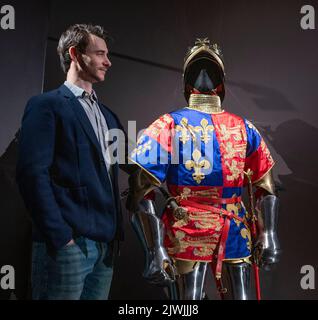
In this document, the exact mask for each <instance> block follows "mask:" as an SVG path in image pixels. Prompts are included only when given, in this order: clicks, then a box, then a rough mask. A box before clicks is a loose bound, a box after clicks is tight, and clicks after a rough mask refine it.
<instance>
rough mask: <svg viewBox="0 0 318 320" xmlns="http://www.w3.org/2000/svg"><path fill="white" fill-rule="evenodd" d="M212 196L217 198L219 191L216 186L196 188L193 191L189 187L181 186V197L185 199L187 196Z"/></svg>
mask: <svg viewBox="0 0 318 320" xmlns="http://www.w3.org/2000/svg"><path fill="white" fill-rule="evenodd" d="M191 196H192V197H208V198H210V197H212V198H219V191H218V188H212V189H206V190H197V191H193V190H191V189H190V188H187V187H185V188H183V190H182V193H181V198H182V199H186V198H187V197H191Z"/></svg>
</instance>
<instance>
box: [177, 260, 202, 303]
mask: <svg viewBox="0 0 318 320" xmlns="http://www.w3.org/2000/svg"><path fill="white" fill-rule="evenodd" d="M189 265H191V266H190V270H185V269H186V268H187V267H189ZM207 265H208V263H205V262H195V261H193V262H190V261H179V260H178V261H176V267H177V270H178V273H179V277H178V279H177V281H176V283H175V286H176V292H177V299H179V300H202V298H203V286H204V280H205V275H206V269H207ZM184 272H186V273H184Z"/></svg>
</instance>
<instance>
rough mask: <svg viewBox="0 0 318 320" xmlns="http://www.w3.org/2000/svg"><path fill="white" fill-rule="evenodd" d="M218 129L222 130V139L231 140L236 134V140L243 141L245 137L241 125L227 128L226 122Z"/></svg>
mask: <svg viewBox="0 0 318 320" xmlns="http://www.w3.org/2000/svg"><path fill="white" fill-rule="evenodd" d="M218 131H219V132H220V135H221V140H225V141H226V140H229V139H230V138H231V136H232V135H234V137H233V138H234V140H235V141H241V140H242V138H243V135H242V131H241V127H240V126H236V127H232V128H227V127H226V125H225V124H220V126H219V127H218Z"/></svg>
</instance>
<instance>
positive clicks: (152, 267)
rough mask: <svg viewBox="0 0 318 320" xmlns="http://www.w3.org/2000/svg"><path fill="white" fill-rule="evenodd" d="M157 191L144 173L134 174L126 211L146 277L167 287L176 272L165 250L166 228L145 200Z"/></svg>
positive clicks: (153, 208)
mask: <svg viewBox="0 0 318 320" xmlns="http://www.w3.org/2000/svg"><path fill="white" fill-rule="evenodd" d="M154 187H155V185H153V183H152V181H151V180H150V178H148V175H147V173H146V172H144V171H143V170H138V172H136V173H135V174H133V175H132V176H131V177H130V178H129V188H130V192H129V195H128V199H127V209H128V210H130V211H132V212H133V215H132V216H131V223H132V225H133V227H134V230H135V231H136V233H137V236H138V238H139V240H140V242H141V243H142V246H143V249H144V252H145V268H144V272H143V276H144V277H145V278H146V279H147V280H148V281H149V282H150V283H153V284H156V285H163V286H166V285H167V286H168V285H170V284H171V283H172V282H174V281H175V275H176V270H175V267H174V265H173V263H172V260H171V259H170V257H169V256H168V254H167V252H166V250H165V248H164V246H163V239H164V235H165V230H164V225H163V223H162V221H161V219H160V218H159V217H157V215H156V209H155V206H154V202H153V201H152V200H148V199H144V195H145V194H146V193H147V192H149V191H150V190H151V189H153V188H154Z"/></svg>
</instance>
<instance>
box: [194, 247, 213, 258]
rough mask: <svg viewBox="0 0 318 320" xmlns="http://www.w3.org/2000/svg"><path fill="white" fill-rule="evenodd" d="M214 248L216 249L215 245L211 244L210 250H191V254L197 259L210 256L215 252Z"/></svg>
mask: <svg viewBox="0 0 318 320" xmlns="http://www.w3.org/2000/svg"><path fill="white" fill-rule="evenodd" d="M215 248H216V245H215V244H213V245H212V246H211V248H195V249H194V250H193V254H194V255H195V256H198V257H206V256H210V255H211V254H213V251H214V250H215Z"/></svg>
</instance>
